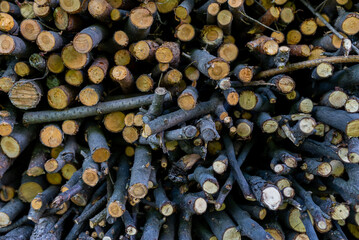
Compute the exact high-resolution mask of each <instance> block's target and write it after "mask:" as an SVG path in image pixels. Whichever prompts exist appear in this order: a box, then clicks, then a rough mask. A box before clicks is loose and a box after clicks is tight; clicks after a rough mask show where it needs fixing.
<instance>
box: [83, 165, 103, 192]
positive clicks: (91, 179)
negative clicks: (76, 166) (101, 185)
mask: <svg viewBox="0 0 359 240" xmlns="http://www.w3.org/2000/svg"><path fill="white" fill-rule="evenodd" d="M82 180H83V181H84V183H86V184H87V185H89V186H91V187H94V186H96V184H97V183H98V181H99V176H98V172H97V170H96V169H92V168H88V169H85V170H84V172H83V174H82Z"/></svg>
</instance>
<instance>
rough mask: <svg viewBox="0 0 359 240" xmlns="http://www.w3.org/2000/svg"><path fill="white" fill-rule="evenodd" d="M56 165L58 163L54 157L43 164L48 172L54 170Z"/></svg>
mask: <svg viewBox="0 0 359 240" xmlns="http://www.w3.org/2000/svg"><path fill="white" fill-rule="evenodd" d="M58 166H59V164H58V162H57V161H56V159H54V158H52V159H49V160H47V161H46V162H45V164H44V167H45V170H46V172H48V173H52V172H54V171H55V170H56V169H57V167H58Z"/></svg>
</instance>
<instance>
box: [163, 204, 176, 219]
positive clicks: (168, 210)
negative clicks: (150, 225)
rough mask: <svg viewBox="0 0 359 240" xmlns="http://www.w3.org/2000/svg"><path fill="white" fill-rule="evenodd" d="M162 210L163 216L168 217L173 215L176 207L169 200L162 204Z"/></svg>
mask: <svg viewBox="0 0 359 240" xmlns="http://www.w3.org/2000/svg"><path fill="white" fill-rule="evenodd" d="M160 212H161V214H162V215H163V216H166V217H168V216H171V215H172V213H173V212H174V207H173V206H172V204H171V203H170V202H167V203H165V204H163V205H162V206H161V208H160Z"/></svg>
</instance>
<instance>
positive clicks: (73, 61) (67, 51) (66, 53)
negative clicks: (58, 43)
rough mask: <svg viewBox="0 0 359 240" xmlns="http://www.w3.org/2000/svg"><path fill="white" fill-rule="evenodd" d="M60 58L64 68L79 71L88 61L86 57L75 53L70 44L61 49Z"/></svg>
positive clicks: (84, 54) (83, 54)
mask: <svg viewBox="0 0 359 240" xmlns="http://www.w3.org/2000/svg"><path fill="white" fill-rule="evenodd" d="M61 58H62V60H63V61H64V64H65V66H66V67H67V68H69V69H81V68H83V67H84V66H85V65H86V64H87V61H88V55H87V54H86V53H80V52H78V51H76V50H75V48H74V46H73V45H72V44H71V45H67V46H65V47H64V48H63V49H62V52H61Z"/></svg>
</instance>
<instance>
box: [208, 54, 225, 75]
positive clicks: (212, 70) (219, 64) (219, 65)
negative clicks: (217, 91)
mask: <svg viewBox="0 0 359 240" xmlns="http://www.w3.org/2000/svg"><path fill="white" fill-rule="evenodd" d="M209 64H210V67H209V68H208V75H209V77H210V78H211V79H213V80H221V79H222V78H224V77H226V76H228V74H229V70H230V67H229V64H228V62H226V61H224V60H223V59H222V58H215V59H213V60H212V61H210V62H209Z"/></svg>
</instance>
